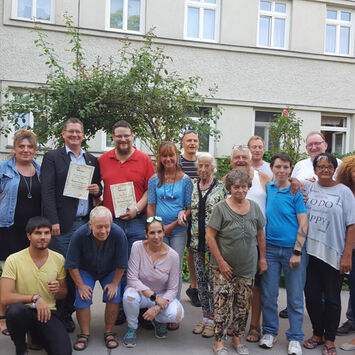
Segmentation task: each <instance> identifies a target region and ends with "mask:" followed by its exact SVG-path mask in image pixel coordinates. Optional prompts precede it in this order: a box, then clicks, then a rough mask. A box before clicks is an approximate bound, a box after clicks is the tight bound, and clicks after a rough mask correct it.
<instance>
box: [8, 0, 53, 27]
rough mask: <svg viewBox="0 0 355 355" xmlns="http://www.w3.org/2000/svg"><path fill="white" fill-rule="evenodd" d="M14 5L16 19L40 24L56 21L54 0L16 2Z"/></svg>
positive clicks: (19, 0)
mask: <svg viewBox="0 0 355 355" xmlns="http://www.w3.org/2000/svg"><path fill="white" fill-rule="evenodd" d="M12 4H13V8H12V13H13V17H14V18H18V19H26V20H32V21H34V20H36V21H40V22H53V21H54V0H14V1H13V2H12Z"/></svg>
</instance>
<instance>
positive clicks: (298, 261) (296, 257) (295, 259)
mask: <svg viewBox="0 0 355 355" xmlns="http://www.w3.org/2000/svg"><path fill="white" fill-rule="evenodd" d="M299 264H301V255H295V254H292V256H291V259H290V268H291V269H293V268H294V267H296V266H298V265H299Z"/></svg>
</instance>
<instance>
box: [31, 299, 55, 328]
mask: <svg viewBox="0 0 355 355" xmlns="http://www.w3.org/2000/svg"><path fill="white" fill-rule="evenodd" d="M35 304H36V309H37V319H38V321H39V322H41V323H47V322H48V321H49V320H50V319H51V315H52V314H51V310H50V309H49V307H48V304H47V302H46V301H45V300H44V299H43V298H40V299H39V300H38V301H37V302H36V303H35Z"/></svg>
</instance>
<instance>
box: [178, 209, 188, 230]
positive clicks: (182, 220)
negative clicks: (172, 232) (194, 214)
mask: <svg viewBox="0 0 355 355" xmlns="http://www.w3.org/2000/svg"><path fill="white" fill-rule="evenodd" d="M186 220H187V218H186V214H185V210H181V211H180V212H179V214H178V218H177V222H178V225H179V226H184V227H185V226H186Z"/></svg>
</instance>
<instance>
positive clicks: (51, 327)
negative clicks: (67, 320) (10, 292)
mask: <svg viewBox="0 0 355 355" xmlns="http://www.w3.org/2000/svg"><path fill="white" fill-rule="evenodd" d="M51 313H52V316H51V319H50V320H49V321H48V322H47V323H41V322H39V321H38V320H37V311H36V310H35V309H31V308H28V307H26V306H25V305H24V304H23V303H14V304H12V305H10V306H9V307H8V308H7V311H6V322H7V328H8V329H9V331H10V334H11V339H12V341H13V342H14V344H15V346H16V355H22V354H24V353H25V352H26V351H27V344H26V333H27V332H31V334H35V336H36V341H37V340H39V341H40V345H42V346H43V347H44V349H45V350H46V352H47V353H48V354H49V355H70V354H71V353H72V347H71V342H70V338H69V335H68V333H67V331H66V329H65V327H64V324H63V323H62V321H61V320H60V319H59V317H58V315H57V312H56V311H52V312H51Z"/></svg>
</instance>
